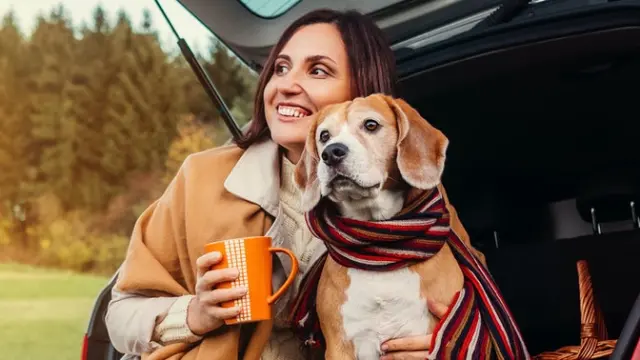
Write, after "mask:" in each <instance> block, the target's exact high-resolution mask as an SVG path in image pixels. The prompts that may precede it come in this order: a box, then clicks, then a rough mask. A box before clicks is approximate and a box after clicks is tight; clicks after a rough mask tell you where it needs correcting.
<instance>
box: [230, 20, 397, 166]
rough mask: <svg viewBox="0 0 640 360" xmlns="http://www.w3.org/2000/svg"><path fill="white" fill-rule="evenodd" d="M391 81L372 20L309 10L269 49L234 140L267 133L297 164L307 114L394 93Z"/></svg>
mask: <svg viewBox="0 0 640 360" xmlns="http://www.w3.org/2000/svg"><path fill="white" fill-rule="evenodd" d="M396 81H397V79H396V71H395V62H394V57H393V53H392V52H391V50H390V49H389V46H388V44H387V43H386V40H385V37H384V35H383V34H382V31H381V30H380V29H379V28H378V27H377V26H376V25H375V24H374V23H373V21H371V20H370V19H369V18H366V17H363V16H362V15H360V14H358V13H355V12H346V13H336V12H334V11H328V10H320V11H315V12H312V13H309V14H307V15H305V16H303V17H301V18H300V19H298V20H296V21H295V22H294V23H293V24H291V25H290V26H289V28H287V29H286V30H285V31H284V33H283V35H282V37H281V38H280V40H279V41H278V42H277V43H276V45H275V46H274V47H273V50H272V52H271V55H270V56H269V58H268V59H267V61H266V62H265V64H264V71H263V72H262V73H261V74H260V79H259V80H258V86H257V92H256V94H257V96H256V98H255V103H254V114H253V115H254V116H253V122H252V124H251V125H250V127H249V129H248V130H247V132H246V135H245V137H244V138H243V139H240V140H239V141H237V144H238V146H240V147H241V148H247V147H249V146H250V145H252V144H254V143H256V142H259V141H261V140H264V139H265V138H268V137H271V138H272V139H273V140H274V141H276V142H277V143H279V144H280V145H281V146H283V147H284V148H285V150H286V152H287V157H288V158H289V160H291V161H293V162H297V158H298V156H299V154H300V153H301V152H302V147H303V146H304V140H305V138H306V135H307V131H308V129H309V115H312V114H314V113H316V112H317V111H318V110H319V109H320V108H322V107H323V106H325V105H328V104H333V103H337V102H342V101H346V100H349V99H351V98H353V97H360V96H366V95H369V94H372V93H375V92H379V93H384V94H387V95H395V93H396ZM260 95H262V96H260ZM296 112H297V115H296Z"/></svg>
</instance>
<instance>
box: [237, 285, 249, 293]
mask: <svg viewBox="0 0 640 360" xmlns="http://www.w3.org/2000/svg"><path fill="white" fill-rule="evenodd" d="M247 291H249V289H247V287H246V286H239V287H238V293H240V294H246V293H247Z"/></svg>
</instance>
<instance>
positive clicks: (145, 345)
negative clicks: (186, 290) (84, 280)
mask: <svg viewBox="0 0 640 360" xmlns="http://www.w3.org/2000/svg"><path fill="white" fill-rule="evenodd" d="M178 298H179V297H177V296H166V297H147V296H142V295H138V294H134V293H126V292H122V291H119V290H118V289H117V288H116V287H114V288H113V289H112V290H111V301H110V302H109V306H108V309H107V315H106V317H105V323H106V327H107V331H108V333H109V338H110V340H111V343H112V345H113V347H114V348H116V350H118V351H119V352H121V353H123V354H134V355H141V354H142V353H143V352H152V351H153V350H155V349H157V348H159V347H160V346H161V343H160V342H159V341H157V340H154V339H153V337H154V333H156V332H155V327H156V326H157V325H156V324H157V321H158V319H160V318H162V317H164V316H165V315H166V314H167V313H168V312H169V309H170V308H171V306H172V305H173V304H174V303H175V302H176V300H178Z"/></svg>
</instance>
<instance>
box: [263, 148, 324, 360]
mask: <svg viewBox="0 0 640 360" xmlns="http://www.w3.org/2000/svg"><path fill="white" fill-rule="evenodd" d="M294 171H295V165H294V164H293V163H291V162H290V161H289V160H288V159H287V158H286V157H284V156H283V157H282V167H281V176H280V179H281V183H280V204H281V207H282V217H283V219H282V220H283V222H282V228H281V231H280V234H281V235H282V236H284V237H285V239H284V241H283V244H286V245H288V246H289V247H290V249H291V251H292V252H293V253H294V254H295V256H296V258H297V259H298V264H299V272H298V275H297V277H296V280H295V282H294V283H293V285H292V286H291V288H289V290H288V291H287V294H286V295H284V296H283V297H282V298H281V299H279V300H278V301H277V302H276V304H275V306H274V314H275V318H274V320H275V321H274V329H273V333H272V335H271V338H270V339H269V343H268V345H267V346H266V348H265V351H264V353H263V354H262V359H263V360H306V359H311V358H313V356H311V354H309V353H307V352H305V351H303V350H301V349H300V348H301V347H300V342H299V340H298V339H297V338H296V337H295V335H294V334H293V333H292V332H291V330H290V329H289V325H288V324H287V322H286V319H287V317H288V316H289V315H290V312H291V309H290V305H291V300H292V298H293V294H296V293H297V292H298V288H299V286H300V281H301V279H302V278H303V276H304V274H305V273H306V271H307V270H308V268H309V266H310V265H311V264H309V260H310V256H311V254H312V252H313V251H312V250H313V245H314V242H317V241H320V240H318V239H315V238H314V237H313V236H312V235H311V232H309V229H308V228H307V225H306V222H305V219H304V215H303V212H302V208H301V202H300V200H301V198H302V197H301V193H300V190H299V189H298V188H297V187H296V185H295V183H294V180H293V174H294ZM318 358H321V357H318Z"/></svg>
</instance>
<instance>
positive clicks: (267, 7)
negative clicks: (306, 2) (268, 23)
mask: <svg viewBox="0 0 640 360" xmlns="http://www.w3.org/2000/svg"><path fill="white" fill-rule="evenodd" d="M240 2H241V3H242V4H243V5H244V6H245V7H247V9H249V10H251V12H252V13H254V14H256V15H258V16H260V17H264V18H275V17H278V16H280V15H282V14H284V13H285V12H287V10H289V9H291V8H292V7H293V6H294V5H295V4H297V3H299V2H300V0H240Z"/></svg>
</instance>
